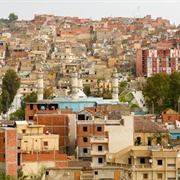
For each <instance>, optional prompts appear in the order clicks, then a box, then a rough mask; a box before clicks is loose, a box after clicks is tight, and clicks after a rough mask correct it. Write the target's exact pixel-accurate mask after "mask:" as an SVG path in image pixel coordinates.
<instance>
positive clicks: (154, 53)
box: [136, 47, 180, 77]
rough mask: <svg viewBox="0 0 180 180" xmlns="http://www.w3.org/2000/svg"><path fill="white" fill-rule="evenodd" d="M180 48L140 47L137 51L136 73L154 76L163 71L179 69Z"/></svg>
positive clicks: (170, 71) (168, 72) (169, 71)
mask: <svg viewBox="0 0 180 180" xmlns="http://www.w3.org/2000/svg"><path fill="white" fill-rule="evenodd" d="M179 57H180V50H179V49H169V48H168V49H167V48H164V49H158V48H157V49H156V47H154V48H153V47H152V48H149V49H145V50H143V49H138V50H137V52H136V75H137V76H146V77H152V76H153V75H154V74H157V73H160V72H163V73H167V74H171V73H172V72H173V71H177V70H178V66H179V65H178V58H179Z"/></svg>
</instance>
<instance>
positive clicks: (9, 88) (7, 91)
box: [2, 69, 20, 112]
mask: <svg viewBox="0 0 180 180" xmlns="http://www.w3.org/2000/svg"><path fill="white" fill-rule="evenodd" d="M19 87H20V78H19V77H18V75H17V74H16V72H15V71H14V70H12V69H9V70H7V72H6V74H5V76H4V78H3V81H2V106H3V111H4V112H7V111H8V109H9V108H10V106H11V104H12V102H13V100H14V97H15V95H16V94H17V91H18V89H19Z"/></svg>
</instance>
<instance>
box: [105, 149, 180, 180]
mask: <svg viewBox="0 0 180 180" xmlns="http://www.w3.org/2000/svg"><path fill="white" fill-rule="evenodd" d="M178 157H179V154H178V152H177V151H176V150H174V149H164V148H162V147H161V146H153V147H147V146H138V147H136V146H132V147H129V148H127V149H124V150H122V151H119V152H117V153H115V154H106V161H107V164H108V165H110V166H115V167H116V166H119V167H121V168H122V169H123V170H124V171H123V173H122V174H121V178H122V179H132V180H137V179H153V180H156V179H157V180H158V179H164V180H165V179H166V180H176V179H178V168H179V165H178V162H179V161H178Z"/></svg>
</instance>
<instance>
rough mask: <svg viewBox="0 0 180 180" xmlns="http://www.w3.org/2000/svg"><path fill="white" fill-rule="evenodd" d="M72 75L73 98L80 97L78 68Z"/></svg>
mask: <svg viewBox="0 0 180 180" xmlns="http://www.w3.org/2000/svg"><path fill="white" fill-rule="evenodd" d="M70 77H71V98H72V99H73V100H76V99H78V73H77V72H76V68H74V69H73V71H72V72H71V74H70Z"/></svg>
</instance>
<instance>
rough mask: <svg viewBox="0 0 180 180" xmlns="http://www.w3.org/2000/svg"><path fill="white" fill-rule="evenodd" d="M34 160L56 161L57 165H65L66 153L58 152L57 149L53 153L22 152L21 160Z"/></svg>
mask: <svg viewBox="0 0 180 180" xmlns="http://www.w3.org/2000/svg"><path fill="white" fill-rule="evenodd" d="M36 161H38V162H39V161H56V165H57V166H61V167H62V166H63V167H65V166H67V154H58V151H56V152H55V153H54V151H51V152H49V153H33V154H25V153H24V154H22V163H23V162H36Z"/></svg>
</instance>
